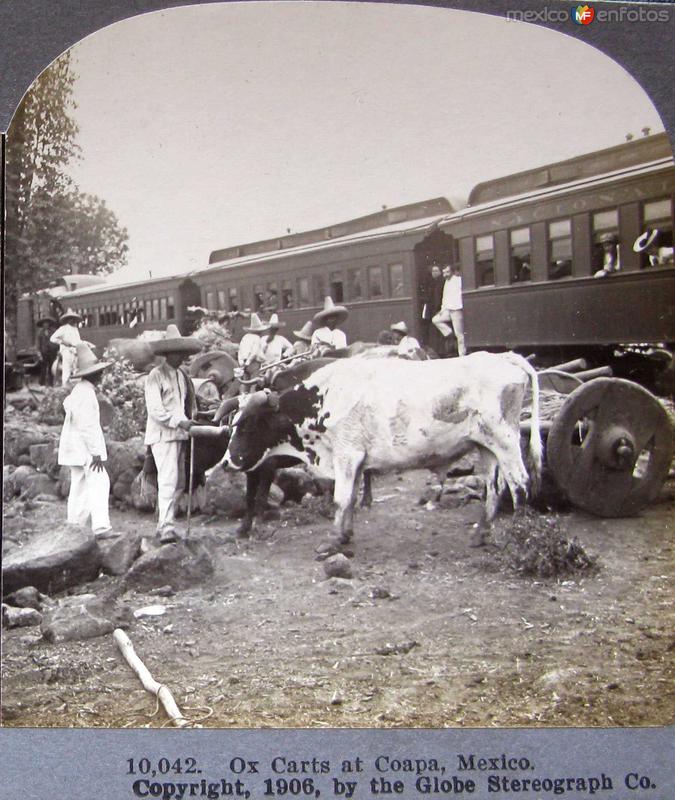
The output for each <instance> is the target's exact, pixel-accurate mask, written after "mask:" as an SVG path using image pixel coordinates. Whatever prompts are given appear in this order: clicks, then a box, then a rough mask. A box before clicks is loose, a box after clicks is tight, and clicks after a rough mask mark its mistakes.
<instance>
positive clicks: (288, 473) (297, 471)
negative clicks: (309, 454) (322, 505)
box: [274, 467, 316, 503]
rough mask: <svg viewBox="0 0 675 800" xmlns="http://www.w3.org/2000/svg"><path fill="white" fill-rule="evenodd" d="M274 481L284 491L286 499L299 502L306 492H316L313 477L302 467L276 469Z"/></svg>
mask: <svg viewBox="0 0 675 800" xmlns="http://www.w3.org/2000/svg"><path fill="white" fill-rule="evenodd" d="M274 482H275V483H276V484H277V486H278V487H279V488H280V489H281V491H282V492H283V493H284V498H285V500H286V501H289V500H291V501H292V502H294V503H299V502H300V501H301V500H302V498H303V497H304V496H305V495H306V494H315V493H316V484H315V482H314V479H313V478H312V477H311V475H309V474H308V473H307V472H306V471H305V470H304V469H302V467H288V468H287V469H280V470H278V472H277V474H276V476H275V478H274Z"/></svg>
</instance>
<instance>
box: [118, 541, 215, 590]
mask: <svg viewBox="0 0 675 800" xmlns="http://www.w3.org/2000/svg"><path fill="white" fill-rule="evenodd" d="M211 575H213V561H212V560H211V556H210V554H209V552H208V550H207V549H206V548H205V547H204V545H202V544H201V543H199V542H196V541H188V542H183V541H181V542H176V543H174V544H166V545H163V546H162V547H158V548H157V549H155V550H150V551H149V552H147V553H145V554H144V555H142V556H141V557H140V558H139V559H137V560H136V561H135V562H134V564H133V565H132V567H131V569H130V570H129V572H127V574H126V577H125V578H124V587H125V589H136V590H138V591H141V592H143V591H149V590H150V589H156V588H158V587H160V586H166V585H170V586H171V587H172V588H173V589H174V590H175V591H179V590H181V589H189V588H190V587H192V586H200V585H201V584H202V583H203V582H204V580H205V579H206V578H209V577H211Z"/></svg>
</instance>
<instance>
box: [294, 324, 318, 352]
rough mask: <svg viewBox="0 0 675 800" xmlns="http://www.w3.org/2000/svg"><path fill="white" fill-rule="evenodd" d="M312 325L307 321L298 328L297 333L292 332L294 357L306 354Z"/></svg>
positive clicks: (309, 344)
mask: <svg viewBox="0 0 675 800" xmlns="http://www.w3.org/2000/svg"><path fill="white" fill-rule="evenodd" d="M313 327H314V324H313V323H312V320H311V319H310V320H308V321H307V322H305V324H304V325H303V326H302V328H300V330H299V331H293V336H294V337H295V342H293V354H294V355H296V356H300V355H302V354H303V353H307V352H309V350H310V347H311V344H312V328H313Z"/></svg>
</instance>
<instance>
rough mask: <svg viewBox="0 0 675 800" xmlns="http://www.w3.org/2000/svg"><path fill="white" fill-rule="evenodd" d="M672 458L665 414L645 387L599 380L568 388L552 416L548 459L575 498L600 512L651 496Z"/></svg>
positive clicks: (628, 507)
mask: <svg viewBox="0 0 675 800" xmlns="http://www.w3.org/2000/svg"><path fill="white" fill-rule="evenodd" d="M672 457H673V430H672V425H671V423H670V420H669V419H668V414H667V413H666V411H665V409H664V408H663V406H662V405H661V404H660V403H659V401H658V400H657V399H656V397H654V396H653V395H652V394H650V392H648V391H647V390H646V389H643V388H642V387H641V386H638V385H637V384H636V383H632V382H631V381H626V380H622V379H619V378H596V379H595V380H592V381H589V382H588V383H585V384H583V385H581V386H580V387H579V388H578V389H575V390H574V392H572V394H570V395H569V396H568V398H567V400H566V401H565V403H564V404H563V406H562V408H561V409H560V411H559V412H558V415H557V416H556V418H555V419H554V420H553V424H552V426H551V431H550V433H549V435H548V442H547V445H546V461H547V463H548V466H549V468H550V470H551V472H552V474H553V477H554V478H555V480H556V482H557V483H558V485H559V487H560V488H561V489H562V490H563V491H565V492H566V494H567V496H568V497H569V499H570V501H571V502H572V503H573V504H574V505H575V506H578V507H579V508H582V509H584V510H585V511H589V512H591V513H592V514H597V515H598V516H601V517H624V516H630V515H632V514H636V513H638V512H639V511H640V510H641V509H642V508H644V506H646V505H647V504H648V503H650V502H651V501H653V500H654V499H655V497H656V496H657V494H658V493H659V490H660V489H661V486H662V485H663V482H664V481H665V479H666V477H667V476H668V470H669V468H670V464H671V460H672Z"/></svg>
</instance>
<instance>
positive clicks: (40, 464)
mask: <svg viewBox="0 0 675 800" xmlns="http://www.w3.org/2000/svg"><path fill="white" fill-rule="evenodd" d="M58 452H59V446H58V443H57V442H46V443H44V444H32V445H31V446H30V447H29V448H28V456H29V458H30V461H31V464H32V465H33V466H34V467H35V469H36V470H37V471H38V472H42V473H43V474H44V475H49V477H50V478H56V477H57V475H58V473H59V469H60V467H59V463H58Z"/></svg>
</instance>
